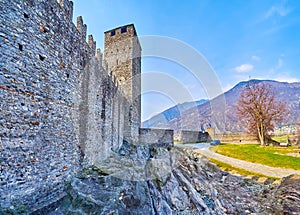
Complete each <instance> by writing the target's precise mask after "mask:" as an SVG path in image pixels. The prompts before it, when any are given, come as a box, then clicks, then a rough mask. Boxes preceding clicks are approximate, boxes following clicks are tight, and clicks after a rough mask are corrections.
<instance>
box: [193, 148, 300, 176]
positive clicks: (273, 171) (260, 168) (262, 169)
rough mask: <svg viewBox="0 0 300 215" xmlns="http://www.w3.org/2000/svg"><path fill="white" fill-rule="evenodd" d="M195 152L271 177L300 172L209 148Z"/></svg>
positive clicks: (195, 150)
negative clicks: (227, 154) (222, 153)
mask: <svg viewBox="0 0 300 215" xmlns="http://www.w3.org/2000/svg"><path fill="white" fill-rule="evenodd" d="M193 151H194V152H196V153H198V154H201V155H204V156H206V157H208V158H213V159H216V160H219V161H221V162H224V163H228V164H230V165H232V166H235V167H238V168H242V169H245V170H248V171H251V172H256V173H260V174H264V175H267V176H271V177H277V178H283V177H286V176H288V175H291V174H299V175H300V171H299V170H293V169H282V168H276V167H270V166H265V165H262V164H257V163H251V162H247V161H243V160H239V159H235V158H231V157H227V156H224V155H220V154H218V153H215V152H213V151H211V150H209V149H208V148H202V149H193ZM299 162H300V160H299Z"/></svg>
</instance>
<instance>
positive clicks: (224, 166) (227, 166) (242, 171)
mask: <svg viewBox="0 0 300 215" xmlns="http://www.w3.org/2000/svg"><path fill="white" fill-rule="evenodd" d="M207 159H208V160H209V161H211V162H213V163H214V164H216V165H217V166H218V167H219V168H220V169H221V170H223V171H226V172H230V173H237V174H239V175H244V176H248V175H252V176H257V177H265V178H269V179H274V180H277V179H280V178H276V177H271V176H267V175H263V174H260V173H256V172H251V171H248V170H245V169H241V168H238V167H235V166H232V165H230V164H227V163H224V162H221V161H218V160H216V159H213V158H207Z"/></svg>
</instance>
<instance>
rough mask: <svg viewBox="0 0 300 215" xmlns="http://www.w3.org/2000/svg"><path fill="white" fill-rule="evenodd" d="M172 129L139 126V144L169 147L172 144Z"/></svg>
mask: <svg viewBox="0 0 300 215" xmlns="http://www.w3.org/2000/svg"><path fill="white" fill-rule="evenodd" d="M173 134H174V133H173V130H167V129H153V128H152V129H151V128H140V130H139V138H140V139H139V145H147V146H157V147H169V146H173V145H174V143H173V139H174V138H173Z"/></svg>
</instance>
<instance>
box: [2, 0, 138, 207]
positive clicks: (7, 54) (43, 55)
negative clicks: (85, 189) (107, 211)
mask: <svg viewBox="0 0 300 215" xmlns="http://www.w3.org/2000/svg"><path fill="white" fill-rule="evenodd" d="M0 8H1V13H0V20H1V25H0V32H1V33H0V43H1V46H0V59H1V60H0V65H1V67H0V100H1V103H0V152H1V154H0V170H1V175H0V193H1V195H0V207H10V206H11V205H15V204H18V205H24V207H27V208H30V209H31V210H36V209H38V208H39V207H43V206H44V205H47V204H50V203H51V202H54V201H56V200H57V199H60V198H61V197H62V196H64V195H66V193H65V192H64V190H63V183H64V181H66V180H68V179H69V177H71V176H72V175H73V174H74V173H75V172H76V171H78V170H79V169H81V167H82V165H83V166H84V165H85V164H89V165H91V164H94V163H96V162H97V161H99V160H105V159H106V158H108V157H109V155H110V153H111V152H113V151H118V150H119V148H120V147H122V144H123V141H124V139H125V136H126V135H127V133H126V132H125V131H129V133H130V134H129V135H127V136H126V139H127V140H128V142H129V143H131V142H133V141H137V139H138V127H139V126H140V115H139V114H140V107H137V106H136V105H137V104H139V105H140V103H139V102H140V100H139V98H140V97H135V100H136V101H135V104H133V103H134V101H133V100H132V99H131V100H130V101H128V99H127V98H126V97H125V96H124V95H125V93H124V89H122V88H121V87H120V86H118V84H117V82H116V78H115V77H114V76H113V74H111V71H108V65H107V64H106V63H104V65H102V61H104V62H105V59H102V54H101V52H100V50H97V53H96V42H95V41H94V39H93V36H92V35H89V36H88V42H87V41H86V30H87V26H86V25H85V24H84V23H83V20H82V17H79V18H78V19H77V26H75V25H74V24H73V23H72V16H73V3H72V2H71V1H69V0H60V1H59V2H58V1H57V0H16V1H0ZM131 27H133V26H132V25H131ZM133 28H134V27H133ZM128 36H130V38H128V39H131V35H128ZM136 40H137V38H136V35H135V36H134V38H133V39H132V42H133V41H136ZM123 45H124V46H128V45H129V44H123ZM136 45H138V44H136ZM134 46H135V45H134V43H130V47H131V48H134V49H135V47H134ZM109 48H110V47H105V49H106V50H107V49H109ZM139 48H140V47H139ZM127 51H128V50H127ZM128 52H129V51H128ZM129 57H132V56H131V55H130V56H129ZM135 57H138V56H135ZM132 60H133V61H134V59H132ZM132 65H133V64H132ZM137 67H139V68H137ZM133 68H134V69H132V68H129V69H131V70H132V73H128V75H129V76H130V75H133V74H137V73H138V72H140V64H136V65H134V66H133ZM133 70H134V71H133ZM128 72H129V71H128ZM128 78H130V77H128ZM134 90H137V91H138V92H135V91H133V92H132V93H133V94H134V95H140V85H137V86H136V87H135V88H134ZM131 107H132V108H131ZM131 109H132V111H131V112H130V110H131ZM129 113H130V114H131V115H130V114H129ZM129 115H130V117H129ZM127 137H128V138H127ZM140 151H141V152H140V156H141V155H142V154H143V153H142V151H143V150H140ZM16 202H17V203H16Z"/></svg>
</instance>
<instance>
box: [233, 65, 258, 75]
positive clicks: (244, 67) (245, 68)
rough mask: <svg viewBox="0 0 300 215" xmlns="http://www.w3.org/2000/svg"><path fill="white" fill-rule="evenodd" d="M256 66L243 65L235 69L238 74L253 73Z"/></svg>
mask: <svg viewBox="0 0 300 215" xmlns="http://www.w3.org/2000/svg"><path fill="white" fill-rule="evenodd" d="M253 68H254V66H253V65H252V64H242V65H240V66H237V67H235V68H234V70H235V71H236V72H238V73H243V72H250V71H252V70H253Z"/></svg>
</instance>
